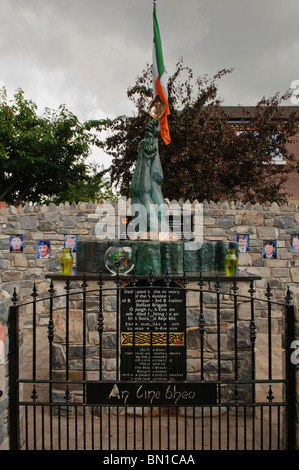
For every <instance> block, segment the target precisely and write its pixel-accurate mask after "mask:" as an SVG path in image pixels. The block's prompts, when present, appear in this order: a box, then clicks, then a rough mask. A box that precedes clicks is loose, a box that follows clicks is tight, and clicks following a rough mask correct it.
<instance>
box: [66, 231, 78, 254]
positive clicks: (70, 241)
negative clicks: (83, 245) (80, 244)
mask: <svg viewBox="0 0 299 470" xmlns="http://www.w3.org/2000/svg"><path fill="white" fill-rule="evenodd" d="M64 248H70V249H71V251H72V252H74V253H75V252H76V250H77V235H64Z"/></svg>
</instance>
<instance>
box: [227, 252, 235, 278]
mask: <svg viewBox="0 0 299 470" xmlns="http://www.w3.org/2000/svg"><path fill="white" fill-rule="evenodd" d="M224 263H225V272H226V275H227V276H235V275H236V274H237V267H238V258H237V255H236V250H226V255H225V262H224Z"/></svg>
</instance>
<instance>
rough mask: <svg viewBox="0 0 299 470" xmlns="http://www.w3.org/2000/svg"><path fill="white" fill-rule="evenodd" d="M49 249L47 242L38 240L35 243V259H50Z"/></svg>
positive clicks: (48, 242)
mask: <svg viewBox="0 0 299 470" xmlns="http://www.w3.org/2000/svg"><path fill="white" fill-rule="evenodd" d="M50 254H51V249H50V241H49V240H39V241H38V242H37V258H42V259H46V258H50Z"/></svg>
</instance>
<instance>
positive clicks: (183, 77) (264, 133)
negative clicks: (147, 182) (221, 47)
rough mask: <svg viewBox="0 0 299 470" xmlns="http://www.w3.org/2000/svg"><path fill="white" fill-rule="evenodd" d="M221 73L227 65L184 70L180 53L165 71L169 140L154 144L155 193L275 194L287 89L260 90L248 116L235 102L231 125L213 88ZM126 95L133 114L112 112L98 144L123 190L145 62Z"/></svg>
mask: <svg viewBox="0 0 299 470" xmlns="http://www.w3.org/2000/svg"><path fill="white" fill-rule="evenodd" d="M228 73H231V70H222V71H220V72H218V73H217V74H216V75H215V76H214V77H212V78H209V77H207V76H203V77H198V78H196V79H194V77H193V73H192V70H191V69H190V68H188V67H185V66H184V65H183V61H182V60H180V61H179V62H178V64H177V66H176V70H175V72H174V74H173V75H172V76H170V77H169V79H168V95H169V106H170V111H171V115H170V116H169V118H168V122H169V128H170V136H171V144H169V145H167V146H166V145H164V143H163V141H162V140H161V141H160V145H159V151H160V158H161V162H162V166H163V171H164V185H163V194H164V196H165V197H167V198H169V199H170V200H172V199H177V200H178V199H179V198H183V199H185V200H187V199H189V200H195V199H197V200H199V201H203V200H205V199H206V200H214V201H219V200H225V199H230V200H233V199H240V200H243V201H251V202H266V201H277V202H282V201H283V200H285V197H286V196H285V194H284V193H283V191H282V188H283V185H284V183H285V181H286V179H287V175H288V173H289V172H290V171H294V170H295V168H296V164H295V163H294V157H293V155H290V154H289V153H288V152H287V148H286V143H287V140H288V139H289V138H290V137H291V136H293V135H294V134H295V133H296V132H297V123H296V119H295V115H293V114H290V115H289V116H288V118H285V117H284V116H283V115H282V110H281V106H282V103H283V102H284V101H285V100H287V99H288V98H289V95H288V93H286V94H285V95H283V96H279V95H278V94H277V95H275V96H274V97H272V98H270V99H266V98H263V99H262V100H261V101H260V102H259V103H258V104H257V106H255V107H254V109H253V112H251V115H250V116H249V115H248V111H247V110H246V108H241V111H242V113H243V121H242V127H241V128H239V130H240V129H241V131H242V132H236V128H235V127H234V126H232V125H231V124H230V123H229V122H228V119H229V116H228V115H227V114H226V113H225V108H224V107H223V106H222V103H221V100H220V99H219V98H218V96H217V95H218V85H217V83H218V81H219V80H220V79H221V78H222V77H223V76H225V75H226V74H228ZM128 97H129V98H130V99H131V100H132V102H133V103H134V104H135V106H136V113H135V115H133V116H131V117H125V116H119V117H117V118H116V119H114V120H110V121H107V122H106V124H105V125H104V128H105V130H108V131H110V135H109V137H108V138H107V140H106V142H105V147H104V149H105V151H106V153H108V154H109V155H110V156H112V157H113V161H112V165H111V167H110V175H111V179H112V182H113V183H117V184H118V185H119V188H120V191H121V193H122V194H123V195H125V196H128V195H129V191H130V183H131V179H132V172H133V170H134V166H135V163H136V159H137V147H138V143H139V142H140V140H141V139H142V138H143V137H144V128H145V125H146V123H147V122H148V121H149V119H150V118H149V115H148V107H149V104H150V101H151V99H152V84H151V68H150V67H149V66H147V67H146V69H145V70H144V71H143V72H142V74H141V76H140V77H137V79H136V84H135V85H134V86H133V87H131V88H130V89H129V90H128ZM249 117H250V119H249ZM274 154H276V155H281V156H282V158H283V160H285V161H286V162H287V163H286V165H274V164H272V162H271V159H272V156H273V155H274Z"/></svg>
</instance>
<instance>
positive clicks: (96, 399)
mask: <svg viewBox="0 0 299 470" xmlns="http://www.w3.org/2000/svg"><path fill="white" fill-rule="evenodd" d="M139 281H140V279H136V277H135V276H134V275H133V276H132V278H130V279H128V278H127V279H121V278H120V277H119V276H116V278H114V281H113V285H112V281H111V280H108V281H106V280H103V278H102V276H100V277H99V279H98V280H97V281H96V286H95V287H94V285H95V282H93V283H91V284H92V285H93V288H91V286H90V285H88V282H89V281H88V282H87V279H86V278H85V277H84V278H83V279H82V280H81V282H79V281H78V279H75V280H72V283H71V282H70V279H69V278H67V280H66V284H65V287H64V289H63V291H62V290H60V291H59V292H58V291H55V289H56V286H54V285H53V283H52V281H51V284H50V287H49V291H48V293H49V295H48V296H47V297H46V298H45V297H42V296H40V295H38V292H37V290H36V287H35V286H34V288H33V291H32V301H30V302H28V303H22V304H19V301H18V299H17V293H15V294H14V296H13V299H12V300H13V306H12V307H11V309H10V317H9V331H10V351H9V358H10V362H9V367H10V380H9V382H10V383H9V386H10V424H11V426H10V438H11V449H24V450H32V449H33V450H36V449H38V450H40V449H41V450H44V449H50V450H52V449H54V450H56V449H57V450H60V449H61V450H77V449H83V450H85V449H87V450H93V449H95V450H113V449H115V450H157V451H158V450H205V449H209V450H211V449H212V450H218V449H219V450H241V449H244V450H255V449H264V450H267V449H292V448H294V445H295V442H294V439H295V433H294V429H295V428H294V426H295V423H294V419H295V418H294V416H295V409H294V406H295V375H294V373H295V371H294V365H293V364H292V362H291V361H290V356H291V352H292V350H291V343H292V341H293V339H294V330H293V328H294V309H293V306H292V305H291V298H290V294H289V293H287V295H286V298H285V302H281V303H279V302H274V301H273V300H271V297H272V293H271V290H270V288H269V286H268V289H267V291H266V293H265V297H264V299H257V298H256V297H255V289H254V283H253V281H251V283H250V285H249V284H248V289H247V293H246V295H244V287H243V288H242V292H243V295H241V294H240V292H239V287H238V283H237V282H236V280H234V279H231V280H229V281H230V282H229V283H227V282H226V283H222V285H221V281H220V280H219V279H218V278H216V280H215V283H214V286H213V289H211V288H210V289H206V288H205V279H203V278H202V277H200V278H199V282H198V283H197V285H195V287H194V282H193V283H192V285H191V287H190V285H189V283H188V281H187V279H186V278H185V277H183V278H182V279H178V278H175V279H174V278H170V277H169V276H168V275H166V276H165V278H164V279H159V282H158V284H157V282H155V279H154V278H153V277H152V276H150V277H149V279H147V280H146V282H145V284H142V287H140V284H139V283H138V282H139ZM143 281H145V280H144V279H143ZM242 286H244V283H243V284H242ZM159 289H160V290H159ZM162 290H163V293H162ZM141 291H142V292H143V295H144V298H143V301H142V299H141V297H140V296H139V297H138V296H137V293H138V295H139V294H140V292H141ZM154 292H155V296H153V294H154ZM160 294H161V296H160ZM181 295H183V297H182V296H181ZM186 295H187V296H189V298H191V299H192V302H189V301H188V302H187V306H185V304H184V296H186ZM153 297H154V298H153ZM158 299H160V300H158ZM182 299H183V300H182ZM197 301H198V305H197V304H196V303H197ZM189 304H190V305H191V307H189ZM182 307H183V308H186V309H187V310H188V316H187V324H186V325H184V324H181V323H180V321H181V318H180V317H181V313H180V312H179V313H178V310H177V308H182ZM279 312H281V314H279ZM138 315H139V316H138ZM124 317H125V320H126V321H125V322H124ZM137 317H138V318H137ZM277 319H278V320H277ZM277 321H278V323H279V322H281V325H280V333H279V334H277ZM273 324H274V325H275V331H274V329H273ZM281 331H284V333H285V335H284V336H285V337H284V345H282V343H281ZM277 341H278V343H277ZM276 343H277V344H276Z"/></svg>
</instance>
